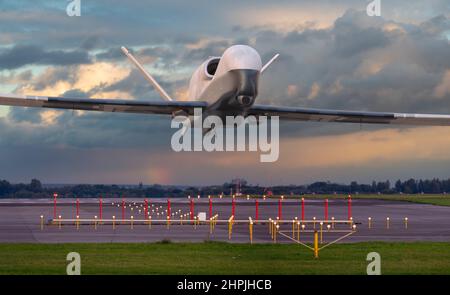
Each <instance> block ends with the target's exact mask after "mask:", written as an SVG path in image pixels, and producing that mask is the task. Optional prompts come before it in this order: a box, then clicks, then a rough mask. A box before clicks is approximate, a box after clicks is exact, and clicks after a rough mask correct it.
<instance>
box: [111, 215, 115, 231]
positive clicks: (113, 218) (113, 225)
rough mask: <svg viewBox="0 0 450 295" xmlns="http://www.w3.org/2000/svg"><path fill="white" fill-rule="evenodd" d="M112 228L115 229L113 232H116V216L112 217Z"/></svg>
mask: <svg viewBox="0 0 450 295" xmlns="http://www.w3.org/2000/svg"><path fill="white" fill-rule="evenodd" d="M112 228H113V230H116V216H114V215H113V217H112Z"/></svg>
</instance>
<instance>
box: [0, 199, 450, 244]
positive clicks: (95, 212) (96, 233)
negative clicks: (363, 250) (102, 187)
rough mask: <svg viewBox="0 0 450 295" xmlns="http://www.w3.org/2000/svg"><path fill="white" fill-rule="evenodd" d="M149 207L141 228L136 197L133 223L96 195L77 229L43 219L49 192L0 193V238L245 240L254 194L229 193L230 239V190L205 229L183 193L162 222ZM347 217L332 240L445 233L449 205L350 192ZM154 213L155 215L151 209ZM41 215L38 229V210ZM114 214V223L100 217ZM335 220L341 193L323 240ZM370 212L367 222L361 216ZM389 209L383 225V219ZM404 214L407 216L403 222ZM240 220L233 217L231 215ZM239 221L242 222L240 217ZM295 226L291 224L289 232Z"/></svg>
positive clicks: (66, 210) (159, 205) (113, 202)
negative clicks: (193, 219)
mask: <svg viewBox="0 0 450 295" xmlns="http://www.w3.org/2000/svg"><path fill="white" fill-rule="evenodd" d="M258 202H259V206H258V211H259V212H258V214H259V220H261V221H262V220H267V219H269V218H272V219H276V217H277V215H278V210H279V208H278V206H279V205H278V200H273V199H271V200H269V199H267V200H262V199H259V200H258ZM75 204H76V201H75V200H74V199H59V200H58V202H57V207H56V216H57V218H58V216H60V215H61V218H62V219H63V220H65V219H75V218H76V205H75ZM149 204H150V205H149V213H150V215H151V217H152V220H153V221H152V225H151V228H149V225H148V224H147V223H144V200H143V199H132V200H130V199H126V209H125V219H126V220H130V219H131V216H133V220H134V221H133V228H131V224H130V222H129V221H127V222H125V223H124V224H122V222H121V219H122V207H121V200H119V199H104V200H103V206H102V218H103V220H105V221H104V222H103V224H101V223H100V222H99V224H98V225H97V227H96V228H95V226H94V222H92V221H91V222H85V221H83V222H81V223H80V227H79V229H77V228H76V226H75V224H74V222H73V221H69V222H62V225H61V228H59V226H58V224H57V222H56V224H49V222H48V220H49V219H52V218H53V214H54V213H53V210H54V207H53V200H48V199H46V200H7V199H3V200H0V243H72V242H73V243H78V242H89V243H94V242H96V243H111V242H114V243H121V242H156V241H162V240H171V241H174V242H201V241H205V240H212V241H229V242H235V243H247V242H249V223H248V222H247V221H248V219H249V217H252V219H253V221H255V214H256V208H255V200H245V199H236V206H235V219H236V223H235V224H234V226H233V230H232V236H231V240H229V239H228V224H227V222H226V221H227V220H228V219H229V218H230V216H231V213H232V201H231V199H230V198H226V199H225V198H223V199H217V198H215V199H213V201H212V212H213V215H215V214H218V216H219V217H218V219H219V220H221V221H222V222H219V223H218V224H217V225H216V226H215V229H214V231H213V232H212V233H210V227H209V225H208V224H201V225H199V226H197V227H196V228H194V226H193V225H192V224H189V223H188V221H187V220H188V219H189V212H190V211H189V210H190V206H189V200H188V199H187V198H186V199H171V213H173V214H174V215H173V217H172V221H171V225H170V227H169V228H167V226H166V224H165V223H162V224H155V221H154V220H155V219H160V220H165V219H166V216H167V213H166V212H165V210H167V200H166V199H149ZM99 207H100V206H99V201H98V199H80V205H79V217H80V219H81V220H83V219H92V220H94V216H97V218H98V220H99V219H100V208H99ZM324 207H325V206H324V201H323V200H310V199H307V200H305V220H312V219H313V217H316V220H317V223H316V225H315V229H316V230H319V229H320V225H319V220H324V219H325V216H324V214H325V208H324ZM281 209H282V210H281V211H282V219H283V220H287V221H288V222H286V223H284V224H281V225H280V231H281V232H282V233H284V234H285V235H287V236H292V222H291V220H292V219H294V218H295V217H297V218H298V219H301V205H300V201H299V200H289V199H285V200H283V201H282V208H281ZM351 211H352V217H353V220H354V222H355V224H356V231H355V232H354V233H353V234H352V235H351V236H349V237H347V238H345V239H343V240H342V241H340V242H347V243H348V242H361V241H450V207H444V206H434V205H425V204H414V203H409V202H394V201H383V200H358V199H354V200H352V210H351ZM194 212H195V214H198V213H199V212H205V213H206V216H207V218H209V201H208V199H194ZM158 213H159V215H158ZM180 214H185V218H184V220H183V225H181V224H180V223H181V222H180V217H179V215H180ZM41 215H43V216H44V217H43V220H44V221H45V222H44V223H45V224H44V226H43V229H41V224H40V216H41ZM112 216H115V218H116V222H115V223H116V227H115V229H113V226H112V223H111V222H110V221H106V219H112ZM332 217H334V218H335V220H348V204H347V200H345V199H339V200H329V206H328V218H329V221H328V223H326V222H325V224H324V225H323V239H324V242H325V243H326V242H331V241H334V240H336V239H337V238H339V237H341V236H343V235H345V234H346V233H347V232H350V231H351V230H350V226H349V224H335V228H334V229H335V230H337V231H340V232H333V230H330V231H328V230H327V227H326V225H327V224H330V226H331V218H332ZM369 217H371V219H372V222H371V228H369V224H368V223H369V222H368V218H369ZM387 217H389V228H387V220H386V218H387ZM405 217H407V218H408V222H407V228H406V225H405ZM240 220H242V221H243V222H242V223H240V222H239V221H240ZM244 221H245V222H244ZM313 230H314V226H313V223H308V224H306V228H305V232H300V241H302V242H311V240H312V236H313V234H312V231H313ZM294 234H297V231H295V232H294ZM253 242H254V243H271V242H272V239H271V236H270V234H269V226H268V224H266V223H261V222H259V223H258V222H256V223H255V224H254V225H253ZM277 242H281V243H292V242H293V241H291V240H290V239H289V238H287V237H286V236H283V235H278V238H277Z"/></svg>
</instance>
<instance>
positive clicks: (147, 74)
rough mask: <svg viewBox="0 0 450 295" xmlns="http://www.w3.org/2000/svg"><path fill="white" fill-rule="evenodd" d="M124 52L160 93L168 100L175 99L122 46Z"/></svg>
mask: <svg viewBox="0 0 450 295" xmlns="http://www.w3.org/2000/svg"><path fill="white" fill-rule="evenodd" d="M121 49H122V52H123V53H124V54H125V55H126V56H127V57H128V58H129V59H130V61H131V62H132V63H134V65H135V66H136V67H137V68H138V69H139V70H140V71H141V73H142V74H143V75H144V77H145V79H147V81H148V82H150V84H152V85H153V87H155V89H156V91H158V93H159V95H160V96H161V97H162V98H163V99H165V100H167V101H173V99H172V98H171V97H170V95H169V94H167V92H166V91H165V90H164V89H163V88H162V87H161V85H159V84H158V82H156V80H155V79H154V78H153V77H152V76H151V75H150V74H149V73H148V72H147V71H146V70H145V69H144V67H143V66H142V65H141V64H140V63H139V62H138V61H137V59H136V58H135V57H134V56H133V55H132V54H131V53H130V52H129V51H128V49H126V48H125V47H123V46H122V47H121Z"/></svg>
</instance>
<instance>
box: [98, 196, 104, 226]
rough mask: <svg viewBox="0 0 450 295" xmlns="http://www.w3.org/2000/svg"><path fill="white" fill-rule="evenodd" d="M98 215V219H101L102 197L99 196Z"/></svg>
mask: <svg viewBox="0 0 450 295" xmlns="http://www.w3.org/2000/svg"><path fill="white" fill-rule="evenodd" d="M98 216H99V217H100V221H101V220H102V218H103V202H102V198H100V202H99V212H98Z"/></svg>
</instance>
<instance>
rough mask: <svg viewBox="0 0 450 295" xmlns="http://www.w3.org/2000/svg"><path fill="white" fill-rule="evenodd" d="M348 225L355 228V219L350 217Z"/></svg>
mask: <svg viewBox="0 0 450 295" xmlns="http://www.w3.org/2000/svg"><path fill="white" fill-rule="evenodd" d="M348 223H349V224H350V228H352V227H353V217H350V219H349V222H348Z"/></svg>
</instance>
